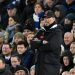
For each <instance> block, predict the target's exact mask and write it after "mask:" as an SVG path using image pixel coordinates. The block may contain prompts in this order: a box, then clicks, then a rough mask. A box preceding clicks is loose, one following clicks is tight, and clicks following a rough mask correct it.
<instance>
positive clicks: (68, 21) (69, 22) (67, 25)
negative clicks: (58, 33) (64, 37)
mask: <svg viewBox="0 0 75 75" xmlns="http://www.w3.org/2000/svg"><path fill="white" fill-rule="evenodd" d="M73 20H75V14H73V13H69V14H67V15H66V17H65V18H64V24H63V29H64V33H65V32H70V31H71V30H72V26H73Z"/></svg>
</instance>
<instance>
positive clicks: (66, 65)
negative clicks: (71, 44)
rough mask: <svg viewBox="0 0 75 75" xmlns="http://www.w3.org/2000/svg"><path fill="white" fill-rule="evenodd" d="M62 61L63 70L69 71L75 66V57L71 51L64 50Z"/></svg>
mask: <svg viewBox="0 0 75 75" xmlns="http://www.w3.org/2000/svg"><path fill="white" fill-rule="evenodd" d="M60 61H61V66H62V72H64V71H69V70H70V69H71V68H73V67H74V64H73V57H72V53H71V52H70V51H65V52H63V54H62V56H61V59H60ZM62 72H61V73H62Z"/></svg>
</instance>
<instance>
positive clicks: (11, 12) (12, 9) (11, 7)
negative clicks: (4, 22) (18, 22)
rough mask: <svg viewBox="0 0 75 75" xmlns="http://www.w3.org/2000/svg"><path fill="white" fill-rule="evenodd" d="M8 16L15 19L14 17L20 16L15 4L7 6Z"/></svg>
mask: <svg viewBox="0 0 75 75" xmlns="http://www.w3.org/2000/svg"><path fill="white" fill-rule="evenodd" d="M7 14H8V17H13V16H16V15H18V14H17V8H16V5H15V4H12V3H10V4H8V5H7Z"/></svg>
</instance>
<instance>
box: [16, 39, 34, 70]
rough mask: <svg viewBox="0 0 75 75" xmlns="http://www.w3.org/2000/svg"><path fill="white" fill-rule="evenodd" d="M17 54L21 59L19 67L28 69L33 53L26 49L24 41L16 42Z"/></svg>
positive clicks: (26, 44)
mask: <svg viewBox="0 0 75 75" xmlns="http://www.w3.org/2000/svg"><path fill="white" fill-rule="evenodd" d="M17 53H18V54H19V56H20V57H21V65H23V66H25V67H26V68H27V69H30V67H31V65H32V59H33V53H32V51H31V50H30V49H28V43H27V41H26V40H25V41H20V42H18V44H17Z"/></svg>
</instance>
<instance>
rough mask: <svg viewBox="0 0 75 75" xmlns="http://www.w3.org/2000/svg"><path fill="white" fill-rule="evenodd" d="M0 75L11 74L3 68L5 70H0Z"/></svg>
mask: <svg viewBox="0 0 75 75" xmlns="http://www.w3.org/2000/svg"><path fill="white" fill-rule="evenodd" d="M0 75H13V74H12V73H11V71H10V70H9V69H8V67H5V69H2V70H0Z"/></svg>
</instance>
